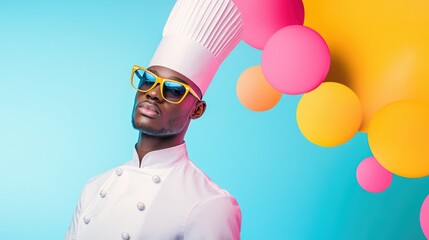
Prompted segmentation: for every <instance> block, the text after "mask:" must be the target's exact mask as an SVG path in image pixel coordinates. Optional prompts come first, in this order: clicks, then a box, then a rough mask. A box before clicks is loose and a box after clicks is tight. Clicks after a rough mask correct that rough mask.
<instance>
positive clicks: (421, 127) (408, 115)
mask: <svg viewBox="0 0 429 240" xmlns="http://www.w3.org/2000/svg"><path fill="white" fill-rule="evenodd" d="M368 142H369V146H370V148H371V151H372V153H373V154H374V156H375V157H376V158H377V160H378V162H379V163H380V164H381V165H382V166H383V167H384V168H386V169H387V170H389V171H390V172H392V173H394V174H397V175H399V176H402V177H409V178H417V177H424V176H427V175H429V105H428V104H426V103H424V102H421V101H418V100H403V101H397V102H394V103H391V104H388V105H387V106H385V107H383V108H382V109H380V111H378V112H377V113H376V114H375V115H374V117H373V118H372V120H371V122H370V125H369V128H368Z"/></svg>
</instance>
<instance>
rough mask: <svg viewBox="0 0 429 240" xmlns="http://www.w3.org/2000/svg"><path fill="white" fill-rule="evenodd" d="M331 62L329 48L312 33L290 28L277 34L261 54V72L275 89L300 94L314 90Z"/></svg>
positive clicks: (301, 28) (323, 77)
mask: <svg viewBox="0 0 429 240" xmlns="http://www.w3.org/2000/svg"><path fill="white" fill-rule="evenodd" d="M330 63H331V57H330V54H329V48H328V46H327V44H326V42H325V40H323V38H322V36H320V35H319V34H318V33H317V32H316V31H314V30H313V29H311V28H308V27H305V26H300V25H294V26H287V27H284V28H282V29H280V30H279V31H277V32H276V33H275V34H274V35H273V36H272V37H271V38H270V40H268V42H267V44H266V45H265V48H264V50H263V52H262V64H261V65H262V71H263V73H264V76H265V78H266V79H267V81H268V82H269V83H270V84H271V86H273V87H274V88H275V89H277V90H278V91H280V92H282V93H286V94H303V93H306V92H309V91H311V90H313V89H315V88H317V87H318V86H319V85H320V84H321V83H322V82H323V81H324V80H325V78H326V75H327V74H328V71H329V66H330Z"/></svg>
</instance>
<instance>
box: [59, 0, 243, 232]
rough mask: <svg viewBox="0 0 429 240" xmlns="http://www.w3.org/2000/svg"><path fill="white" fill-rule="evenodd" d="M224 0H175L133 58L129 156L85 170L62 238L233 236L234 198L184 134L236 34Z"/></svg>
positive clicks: (236, 226) (236, 225)
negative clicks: (157, 33) (139, 60)
mask: <svg viewBox="0 0 429 240" xmlns="http://www.w3.org/2000/svg"><path fill="white" fill-rule="evenodd" d="M241 33H242V21H241V15H240V13H239V11H238V10H237V8H236V6H235V5H234V3H233V2H232V1H231V0H178V1H177V2H176V4H175V6H174V8H173V10H172V12H171V14H170V17H169V19H168V21H167V23H166V25H165V28H164V32H163V39H162V40H161V42H160V44H159V46H158V49H157V51H156V52H155V54H154V56H153V58H152V61H151V63H150V67H149V68H148V69H145V68H143V67H139V66H134V67H133V69H132V74H131V84H132V86H133V87H134V88H136V89H137V94H136V98H135V104H134V109H133V115H132V123H133V127H134V128H135V129H137V130H138V131H139V140H138V142H137V143H136V145H135V148H134V154H133V159H132V160H131V161H129V162H127V163H125V164H124V165H122V166H119V167H118V168H116V169H113V170H110V171H108V172H106V173H103V174H101V175H99V176H97V177H95V178H92V179H91V180H90V181H89V182H88V183H87V185H86V186H85V188H84V190H83V191H82V194H81V197H80V200H79V202H78V205H77V208H76V211H75V214H74V216H73V220H72V223H71V225H70V227H69V230H68V232H67V234H66V237H65V239H91V240H94V239H103V240H104V239H157V240H162V239H239V238H240V227H241V212H240V209H239V207H238V204H237V202H236V200H235V199H234V198H233V197H232V196H231V195H230V194H229V193H228V192H226V191H225V190H222V189H221V188H220V187H218V186H217V185H216V184H215V183H213V182H212V181H211V180H210V179H209V178H208V177H207V176H206V175H205V174H204V173H202V172H201V170H199V169H198V168H197V167H196V166H195V165H194V164H193V163H192V162H191V161H190V160H189V158H188V155H187V151H186V145H185V143H184V136H185V134H186V131H187V129H188V126H189V124H190V122H191V120H193V119H197V118H199V117H201V116H202V115H203V114H204V111H205V109H206V103H205V102H204V101H203V100H201V99H202V96H203V94H204V93H205V91H206V90H207V88H208V85H209V84H210V81H211V80H212V78H213V75H214V74H215V72H216V70H217V69H218V67H219V65H220V64H221V62H222V61H223V59H224V58H225V57H226V56H227V55H228V54H229V52H230V51H232V49H233V48H234V47H235V45H236V44H237V43H238V41H239V40H240V36H241Z"/></svg>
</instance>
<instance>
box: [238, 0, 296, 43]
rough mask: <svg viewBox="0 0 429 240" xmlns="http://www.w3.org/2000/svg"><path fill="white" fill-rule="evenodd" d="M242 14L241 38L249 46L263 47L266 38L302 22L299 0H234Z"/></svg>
mask: <svg viewBox="0 0 429 240" xmlns="http://www.w3.org/2000/svg"><path fill="white" fill-rule="evenodd" d="M234 2H235V3H236V4H237V7H238V8H239V9H240V11H241V13H242V16H243V24H244V36H243V40H244V41H245V42H246V43H247V44H249V45H250V46H252V47H254V48H257V49H261V50H262V49H263V48H264V46H265V44H266V43H267V41H268V39H269V38H270V37H271V36H272V35H273V34H274V33H275V32H276V31H277V30H279V29H281V28H283V27H285V26H288V25H302V24H303V23H304V5H303V4H302V1H301V0H235V1H234Z"/></svg>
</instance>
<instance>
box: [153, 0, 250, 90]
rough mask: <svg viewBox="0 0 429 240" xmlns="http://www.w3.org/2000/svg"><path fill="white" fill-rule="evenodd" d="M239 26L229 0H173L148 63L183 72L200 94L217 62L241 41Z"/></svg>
mask: <svg viewBox="0 0 429 240" xmlns="http://www.w3.org/2000/svg"><path fill="white" fill-rule="evenodd" d="M242 25H243V24H242V17H241V14H240V12H239V11H238V9H237V7H236V5H235V4H234V3H233V1H232V0H177V2H176V4H175V5H174V7H173V10H172V11H171V13H170V16H169V18H168V20H167V23H166V24H165V27H164V32H163V35H162V40H161V42H160V43H159V45H158V48H157V50H156V51H155V54H154V55H153V57H152V60H151V62H150V64H149V66H155V65H158V66H163V67H167V68H170V69H172V70H175V71H176V72H179V73H181V74H183V75H184V76H186V77H187V78H189V79H190V80H192V81H193V82H194V83H195V84H196V85H197V86H198V87H199V88H200V90H201V92H202V94H204V93H205V92H206V90H207V88H208V86H209V84H210V82H211V80H212V78H213V76H214V74H215V73H216V71H217V69H218V68H219V65H220V64H221V63H222V61H223V60H224V59H225V58H226V57H227V56H228V54H229V53H230V52H231V51H232V49H233V48H234V47H235V46H236V45H237V44H238V42H239V41H240V40H241V35H242V32H243V26H242Z"/></svg>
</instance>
